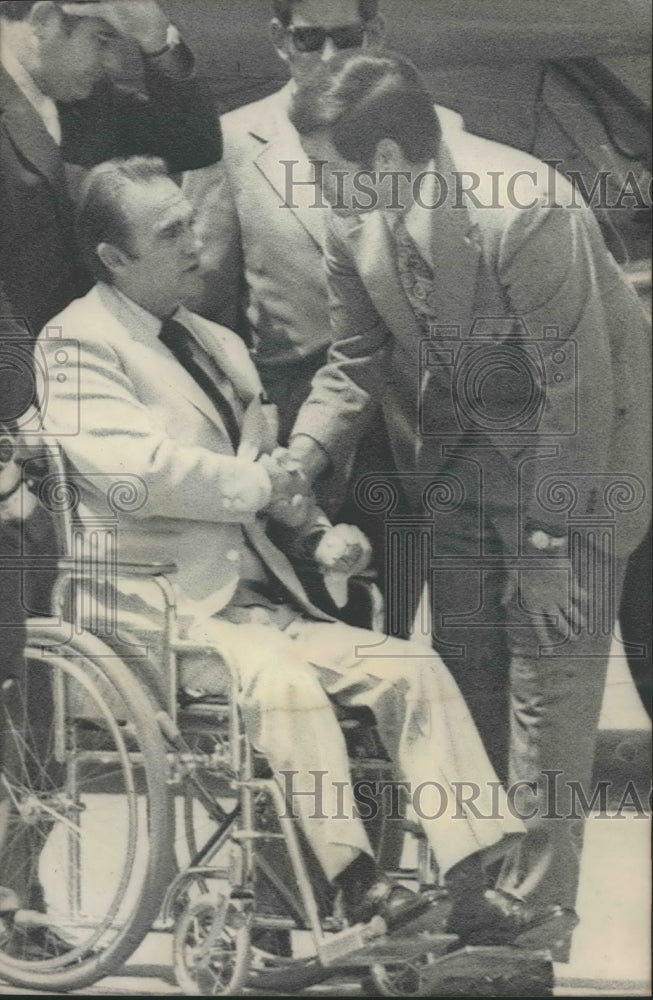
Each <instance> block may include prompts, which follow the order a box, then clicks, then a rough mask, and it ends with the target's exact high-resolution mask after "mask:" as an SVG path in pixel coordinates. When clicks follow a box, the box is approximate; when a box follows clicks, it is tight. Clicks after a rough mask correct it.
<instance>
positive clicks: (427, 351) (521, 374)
mask: <svg viewBox="0 0 653 1000" xmlns="http://www.w3.org/2000/svg"><path fill="white" fill-rule="evenodd" d="M330 68H331V79H330V81H329V82H328V83H327V85H326V86H323V87H322V88H321V89H320V90H319V91H317V90H316V91H315V92H313V93H308V92H307V93H305V94H304V95H303V96H302V98H301V99H299V98H298V100H297V101H296V104H295V108H294V111H293V112H291V118H292V120H293V122H294V124H295V125H296V127H297V128H298V130H299V132H300V134H301V135H302V142H303V145H304V148H305V149H306V151H307V152H308V154H309V155H310V156H311V157H313V158H314V159H315V160H316V161H322V162H323V163H324V164H326V166H324V168H323V170H322V176H323V179H324V188H325V190H326V191H329V186H330V182H331V181H332V180H333V179H334V178H335V179H336V180H337V182H338V188H337V192H338V195H339V201H340V206H339V207H340V208H342V209H343V211H342V212H339V213H336V212H333V213H332V215H331V219H330V223H329V233H328V236H327V248H326V257H327V265H328V272H329V288H330V295H331V320H332V325H333V334H334V345H333V347H332V348H331V350H330V354H329V361H328V363H327V365H326V366H325V367H324V368H323V369H322V370H321V371H320V372H319V373H318V375H317V376H316V378H315V380H314V382H313V390H312V393H311V396H310V397H309V399H308V400H307V402H306V403H305V404H304V407H303V408H302V410H301V411H300V414H299V417H298V421H297V423H296V425H295V431H294V437H293V438H292V440H291V447H290V453H291V455H293V457H295V458H296V459H298V460H302V461H303V462H304V465H305V469H306V471H307V472H308V473H309V475H311V476H313V477H315V476H317V475H319V474H320V473H322V474H323V473H324V471H325V470H326V469H327V468H328V466H329V464H331V465H333V466H337V465H338V464H340V463H342V462H343V461H345V460H346V458H347V455H348V454H350V453H351V451H352V450H353V448H354V447H355V445H356V441H357V439H358V437H359V435H360V433H361V432H362V430H363V428H364V427H365V425H366V422H367V421H368V420H369V419H372V418H373V414H374V412H375V410H376V409H377V408H378V407H379V406H381V407H382V408H383V410H384V411H385V414H386V420H387V422H388V427H389V430H390V434H391V437H392V444H393V449H394V453H395V462H396V469H397V470H400V471H399V472H396V473H392V472H391V473H390V474H389V476H388V477H386V479H387V482H386V493H387V495H388V496H390V494H391V493H392V492H393V490H394V487H395V486H396V484H397V481H398V482H399V485H400V487H401V488H402V489H403V491H404V493H405V495H406V497H407V501H408V506H407V508H406V509H405V510H404V512H403V513H404V518H403V522H404V523H403V528H404V529H405V528H406V527H408V528H410V529H411V532H412V538H411V540H410V541H411V545H412V546H413V547H412V549H411V550H409V549H408V547H405V548H404V550H403V551H402V552H401V556H402V558H404V559H405V563H404V564H403V572H402V573H401V575H399V571H400V569H401V568H402V566H401V564H397V565H396V566H395V569H396V571H397V576H396V579H395V580H394V582H393V593H394V597H395V599H397V600H399V599H401V600H402V601H403V600H404V597H405V594H406V591H407V589H408V584H409V578H413V579H416V580H417V581H418V582H419V581H420V580H422V579H427V578H428V579H430V584H431V604H432V609H431V610H432V616H433V629H434V633H435V639H436V643H437V645H438V648H439V649H440V651H441V653H442V656H443V659H444V660H445V662H446V663H447V665H448V666H449V668H450V669H451V671H452V673H453V674H454V676H455V677H456V679H457V681H458V683H459V684H460V686H461V688H462V690H463V693H464V695H465V697H466V698H467V699H468V702H469V704H470V707H471V709H472V713H473V715H474V717H475V721H476V723H477V725H478V727H479V730H480V732H481V735H482V736H483V739H484V742H485V744H486V746H487V747H488V748H489V749H490V751H491V752H490V756H491V757H492V759H493V761H494V763H495V767H497V770H498V771H499V774H500V775H501V774H502V773H503V772H504V771H505V763H504V760H503V759H502V758H503V755H504V754H505V752H506V750H507V749H509V777H510V781H511V782H513V783H515V782H519V783H520V785H519V786H516V787H519V799H518V801H520V802H521V803H522V805H521V806H520V808H523V810H524V812H523V815H524V816H525V817H526V818H527V825H528V826H530V832H529V836H528V837H527V838H526V841H525V842H524V844H523V845H522V846H521V847H520V849H519V851H518V852H517V854H516V856H515V857H514V858H513V860H512V862H511V863H510V864H508V865H507V866H506V867H505V870H504V873H503V876H502V881H501V884H502V885H503V887H504V888H510V889H512V891H515V892H517V893H518V894H521V895H523V896H526V897H528V898H529V899H531V900H538V901H539V902H543V901H545V900H546V899H547V898H549V897H550V896H551V895H553V896H555V898H556V900H557V901H562V902H563V903H564V904H565V905H568V906H573V905H574V901H575V894H576V887H577V880H578V867H579V857H580V848H581V846H582V831H579V829H578V827H579V826H580V824H578V823H576V824H575V825H574V823H573V822H570V820H573V818H574V817H573V813H574V809H573V801H574V800H573V795H574V791H573V790H574V788H575V789H576V793H577V792H578V790H579V789H581V790H582V791H583V793H584V794H585V795H586V796H588V795H589V793H590V789H589V787H588V786H589V783H590V781H591V777H592V764H593V757H594V747H595V740H596V732H597V727H598V720H599V713H600V708H601V701H602V696H603V690H604V685H605V676H606V667H607V658H608V653H609V650H610V645H611V638H612V627H613V622H614V616H615V609H616V607H618V597H619V591H620V588H621V583H622V580H623V573H624V565H625V560H626V559H627V557H628V554H629V552H630V551H632V549H633V548H634V547H635V546H636V545H637V543H638V541H639V540H640V539H641V538H642V536H643V535H644V533H645V531H646V528H647V523H648V512H647V507H648V503H649V500H650V492H649V477H648V472H647V470H648V469H649V462H650V452H649V447H648V442H647V441H646V440H645V435H644V434H643V432H642V427H643V426H645V421H644V422H643V421H642V408H643V407H645V406H646V403H647V400H648V398H649V387H648V381H647V380H648V363H647V356H648V346H647V326H646V321H645V317H644V315H643V313H642V310H641V308H640V304H639V302H638V300H637V298H636V296H635V294H634V293H633V292H632V290H631V289H630V288H629V287H628V286H627V285H626V283H625V281H624V280H623V277H622V275H621V273H620V271H619V268H618V267H617V265H616V264H615V261H614V260H613V258H612V257H611V256H610V254H609V253H608V251H607V250H606V248H605V245H604V243H603V240H602V237H601V234H600V231H599V229H598V226H597V223H596V220H595V219H594V216H593V214H592V213H591V211H590V210H589V209H587V208H586V207H585V206H583V205H579V204H577V203H575V202H574V199H573V192H572V191H571V190H570V188H569V185H568V184H567V183H566V181H565V180H564V179H563V178H562V177H560V176H558V175H554V174H553V173H552V171H550V170H549V169H548V168H546V167H545V166H544V165H543V164H542V163H540V162H539V161H537V160H535V159H534V158H533V157H531V156H528V155H526V154H524V153H521V152H519V151H517V150H514V149H510V148H508V147H506V146H501V145H499V144H497V143H494V142H489V141H487V140H485V139H480V138H478V137H476V136H473V135H470V134H469V133H467V132H465V131H463V130H462V129H458V130H456V131H453V132H452V131H450V130H448V129H446V128H444V129H441V128H440V124H439V122H438V120H437V116H436V115H435V114H434V111H433V106H432V100H431V98H430V96H429V95H428V94H427V93H426V91H425V89H424V85H423V83H422V81H421V79H420V77H419V74H418V73H417V71H416V70H415V68H414V67H413V66H412V65H411V64H410V63H408V62H407V61H406V60H402V59H400V58H399V57H397V56H388V57H384V56H374V55H367V54H360V55H357V56H354V57H353V58H352V59H351V60H350V61H349V62H348V63H346V64H344V65H343V64H341V63H339V62H338V61H337V60H336V59H334V60H333V61H332V62H331V64H330ZM334 171H339V173H338V174H336V173H335V172H334ZM466 195H467V196H466ZM330 197H331V198H332V199H333V197H334V191H333V190H332V191H331V193H330ZM365 209H367V211H365ZM394 492H396V490H394ZM379 495H380V494H379V493H377V496H376V501H377V506H378V499H379ZM393 503H395V500H394V499H393ZM391 506H392V505H391V504H390V503H388V504H387V507H388V510H389V513H390V514H392V511H390V507H391ZM400 527H401V526H400ZM397 530H399V527H398V528H397ZM416 533H417V534H418V535H419V539H418V540H417V541H415V534H416ZM411 552H412V553H417V556H416V557H415V560H416V561H414V562H412V563H411V560H410V555H411ZM420 555H421V556H422V558H423V562H422V565H420V563H419V557H420ZM408 597H410V595H408ZM509 734H510V739H509V740H508V735H509ZM508 742H509V744H510V745H509V748H508V747H507V744H508ZM556 774H557V775H558V776H559V778H560V781H559V783H558V782H557V781H556V780H555V775H556ZM553 792H556V795H557V798H556V799H553V800H552V798H551V795H552V794H553ZM576 814H577V815H576V819H577V818H578V815H579V813H578V808H576ZM580 815H582V814H580Z"/></svg>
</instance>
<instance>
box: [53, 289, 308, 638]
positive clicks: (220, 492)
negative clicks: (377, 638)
mask: <svg viewBox="0 0 653 1000" xmlns="http://www.w3.org/2000/svg"><path fill="white" fill-rule="evenodd" d="M179 318H180V319H181V320H182V321H185V322H186V323H187V325H188V326H190V327H191V328H192V329H193V331H194V333H195V335H196V337H197V339H198V340H199V341H200V342H201V343H202V345H203V346H204V347H205V349H206V350H207V351H208V352H209V353H210V354H211V355H212V357H213V358H214V359H215V360H216V362H217V363H218V365H219V366H220V367H221V368H222V370H223V372H224V373H225V374H226V375H227V377H228V378H229V380H230V382H231V384H232V385H233V387H234V389H235V391H236V394H237V396H238V398H239V400H240V401H241V402H242V405H243V407H244V412H243V417H242V428H241V433H242V441H241V445H240V448H239V452H238V455H235V454H234V451H233V447H232V445H231V442H230V440H229V436H228V434H227V431H226V429H225V426H224V424H223V421H222V418H221V416H220V414H219V412H218V411H217V410H216V409H215V408H214V406H213V404H212V403H211V401H210V400H209V399H208V397H207V396H206V395H205V394H204V393H203V392H202V391H201V389H200V388H199V386H198V385H197V384H196V383H195V381H194V379H192V378H191V376H190V375H189V374H188V373H187V372H186V371H185V370H184V369H183V368H182V366H181V365H180V364H179V363H178V362H177V361H176V360H175V359H174V358H173V356H172V355H171V354H169V352H168V351H167V349H166V348H165V347H164V346H163V345H162V344H161V342H160V341H159V340H158V338H157V337H156V336H151V335H150V334H149V332H148V335H144V332H143V330H141V329H139V327H138V324H137V323H135V322H133V314H131V313H130V312H129V310H125V309H123V308H121V306H120V303H119V302H117V300H116V296H115V295H114V293H113V292H112V291H111V290H108V289H107V288H106V286H102V285H98V286H96V287H95V288H94V289H93V290H92V291H91V292H89V293H88V295H86V296H85V297H84V298H81V299H77V300H76V301H75V302H73V303H72V304H71V305H70V306H68V307H67V308H66V309H65V310H64V311H63V312H62V313H60V314H59V315H58V316H56V317H55V318H54V319H53V320H52V321H51V323H49V324H48V326H47V327H46V328H45V330H44V331H43V332H42V333H41V336H40V340H39V342H40V344H41V346H42V348H43V352H44V356H45V359H46V362H45V370H46V373H47V380H46V382H45V384H44V385H43V386H42V389H41V400H42V409H43V414H44V429H45V431H46V433H47V434H48V435H49V436H52V437H53V438H54V439H55V440H56V442H57V443H58V444H59V445H60V446H61V448H62V450H63V453H64V456H65V458H66V460H67V464H68V467H69V470H70V480H71V483H72V486H73V488H74V489H75V490H76V491H78V493H79V499H80V505H79V509H78V516H79V517H80V518H81V521H82V523H83V525H84V530H85V532H86V534H87V538H88V540H89V541H90V539H91V537H92V533H93V532H94V531H101V530H102V528H103V526H104V527H105V528H106V527H112V526H114V524H115V526H116V527H117V544H118V562H145V563H152V562H158V563H161V562H163V563H174V564H175V565H176V567H177V571H178V572H177V574H176V576H175V578H174V583H175V586H176V589H177V596H178V600H179V602H180V606H181V610H182V611H183V612H184V613H187V614H190V615H192V616H194V617H196V618H201V617H208V616H209V615H210V614H214V613H216V612H218V611H220V610H221V608H223V607H225V606H226V605H227V604H228V602H229V601H230V600H231V598H232V596H233V594H234V591H235V589H236V586H237V584H238V581H239V579H240V576H241V566H243V567H245V566H246V565H247V562H248V559H250V554H251V550H252V549H253V550H254V551H255V552H256V553H257V554H258V556H259V557H260V559H261V560H262V561H263V563H264V565H265V566H267V568H268V569H269V570H270V572H271V573H272V574H273V575H274V576H275V577H276V578H277V580H279V581H281V583H282V584H283V585H284V586H285V587H286V588H287V590H288V591H289V592H290V594H291V595H292V596H293V597H294V599H295V600H296V601H297V603H298V605H299V606H300V607H302V608H304V609H305V610H307V611H309V612H310V614H312V615H314V616H315V617H318V618H323V619H324V618H325V617H326V616H324V615H323V614H322V613H321V612H320V611H318V610H317V609H316V608H314V607H313V606H312V605H311V604H310V602H309V600H308V598H307V596H306V594H305V592H304V590H303V587H302V586H301V584H300V582H299V580H298V579H297V576H296V575H295V572H294V570H293V568H292V566H291V564H290V562H289V561H288V559H287V558H286V556H285V555H284V554H283V553H282V552H281V551H280V550H279V549H278V548H277V547H276V546H275V545H273V544H272V542H271V541H270V540H269V538H268V537H267V535H266V522H265V518H264V517H263V516H262V515H261V514H260V508H261V507H262V506H264V505H265V503H267V497H266V492H267V494H268V496H269V489H268V490H267V491H266V489H265V488H263V489H262V488H261V472H262V470H261V468H260V466H259V465H258V464H257V463H256V462H255V459H256V457H257V456H258V454H259V452H261V451H269V450H270V448H271V446H272V445H273V442H272V441H271V440H270V437H271V435H270V432H269V430H268V425H267V421H266V419H265V417H264V415H263V412H262V407H261V401H260V399H261V383H260V380H259V377H258V375H257V373H256V370H255V368H254V365H253V364H252V362H251V360H250V358H249V355H248V352H247V349H246V348H245V346H244V344H243V343H242V341H241V340H240V338H239V337H237V336H236V334H234V333H232V332H231V331H230V330H227V329H225V328H224V327H220V326H217V325H216V324H214V323H211V322H209V321H207V320H204V319H201V318H200V317H199V316H196V315H194V314H192V313H188V312H186V313H185V314H184V313H183V312H182V313H180V316H179ZM266 478H267V477H266V476H265V474H264V477H263V479H264V480H265V479H266ZM234 488H237V489H243V490H245V491H246V492H247V493H248V495H249V496H250V497H251V498H252V500H251V506H250V508H249V509H247V510H244V511H242V512H241V511H239V512H235V511H234V508H233V506H231V504H230V503H229V498H230V497H231V496H232V494H233V491H234ZM318 520H320V519H319V516H318ZM320 523H322V522H320ZM313 526H315V524H314V525H313ZM307 528H308V526H307Z"/></svg>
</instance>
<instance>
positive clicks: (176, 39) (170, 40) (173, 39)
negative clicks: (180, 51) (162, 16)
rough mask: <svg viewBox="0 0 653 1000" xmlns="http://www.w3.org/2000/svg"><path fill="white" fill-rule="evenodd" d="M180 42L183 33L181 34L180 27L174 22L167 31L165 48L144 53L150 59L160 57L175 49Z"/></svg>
mask: <svg viewBox="0 0 653 1000" xmlns="http://www.w3.org/2000/svg"><path fill="white" fill-rule="evenodd" d="M180 43H181V35H180V34H179V29H178V28H177V27H176V26H175V25H174V24H169V25H168V30H167V32H166V43H165V45H164V46H163V48H162V49H158V50H157V51H156V52H145V53H144V55H145V56H146V57H147V58H148V59H158V58H159V56H165V55H166V54H167V53H168V52H172V51H174V49H176V48H177V46H178V45H179V44H180Z"/></svg>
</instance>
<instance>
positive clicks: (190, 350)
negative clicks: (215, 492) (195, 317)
mask: <svg viewBox="0 0 653 1000" xmlns="http://www.w3.org/2000/svg"><path fill="white" fill-rule="evenodd" d="M159 340H160V341H161V343H162V344H165V346H166V347H167V348H168V350H169V351H170V353H171V354H173V355H174V356H175V358H176V359H177V361H178V362H179V364H180V365H182V367H183V368H185V369H186V371H187V372H188V374H189V375H190V376H191V378H193V379H194V380H195V382H196V383H197V385H199V387H200V388H201V389H202V390H203V392H204V393H206V395H207V396H208V398H209V399H210V400H211V402H212V403H213V405H214V406H215V408H216V410H217V411H218V413H219V414H220V416H221V417H222V420H223V423H224V425H225V428H226V431H227V434H228V435H229V439H230V441H231V444H232V446H233V449H234V451H238V446H239V444H240V427H239V425H238V421H237V419H236V415H235V413H234V411H233V409H232V407H231V404H230V403H229V401H228V400H227V399H226V397H225V395H224V393H223V392H222V390H221V389H220V388H219V386H218V384H217V382H216V380H215V376H214V374H212V373H211V367H213V368H216V367H217V366H216V365H215V362H213V360H212V359H211V358H210V356H209V355H208V354H207V353H206V351H204V349H203V348H202V346H201V345H200V344H198V342H197V341H196V339H195V337H194V336H193V334H192V333H191V331H190V330H189V329H188V328H187V327H185V326H184V324H183V323H180V322H179V321H178V320H176V319H166V320H164V321H163V324H162V326H161V332H160V333H159Z"/></svg>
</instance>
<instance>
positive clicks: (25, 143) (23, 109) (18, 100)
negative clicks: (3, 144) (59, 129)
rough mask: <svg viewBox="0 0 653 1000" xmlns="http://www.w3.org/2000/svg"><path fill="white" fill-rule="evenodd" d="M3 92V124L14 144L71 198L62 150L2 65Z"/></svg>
mask: <svg viewBox="0 0 653 1000" xmlns="http://www.w3.org/2000/svg"><path fill="white" fill-rule="evenodd" d="M0 94H1V97H0V99H1V100H2V105H3V109H2V124H3V127H4V128H5V129H6V131H7V134H8V135H9V137H10V139H11V141H12V142H13V144H14V146H15V147H16V148H17V149H18V150H19V151H20V154H21V156H23V157H24V158H25V160H27V161H28V162H29V163H31V164H32V166H33V167H34V169H35V170H37V171H38V172H39V173H40V174H41V175H42V176H43V177H45V179H46V180H47V181H49V183H50V184H51V185H52V187H53V189H54V190H55V192H56V193H57V195H58V196H59V197H60V198H61V199H62V200H66V201H68V193H67V190H66V176H65V172H64V165H63V160H62V158H61V151H60V149H59V147H58V146H57V144H56V142H55V141H54V139H53V138H52V136H51V135H50V134H49V132H48V130H47V129H46V127H45V125H44V124H43V121H42V120H41V118H40V116H39V115H38V114H37V112H36V111H35V110H34V108H33V107H32V105H31V104H30V102H29V101H28V100H27V98H26V97H25V96H24V94H23V93H22V92H21V91H20V89H19V88H18V87H17V86H16V84H15V83H14V81H13V80H12V79H11V77H10V76H9V74H8V73H7V72H6V70H4V69H0ZM71 211H72V209H71Z"/></svg>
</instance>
